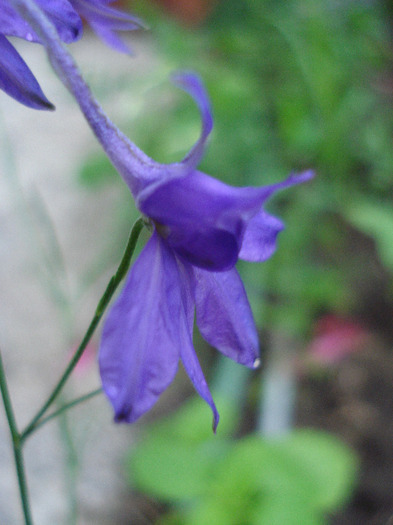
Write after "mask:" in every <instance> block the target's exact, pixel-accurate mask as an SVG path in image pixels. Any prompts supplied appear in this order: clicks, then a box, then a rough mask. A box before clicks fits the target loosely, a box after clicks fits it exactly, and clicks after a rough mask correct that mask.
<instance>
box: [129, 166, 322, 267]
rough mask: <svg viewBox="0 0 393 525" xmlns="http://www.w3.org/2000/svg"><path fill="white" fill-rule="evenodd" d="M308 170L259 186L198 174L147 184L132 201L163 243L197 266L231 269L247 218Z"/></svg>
mask: <svg viewBox="0 0 393 525" xmlns="http://www.w3.org/2000/svg"><path fill="white" fill-rule="evenodd" d="M311 176H312V172H305V173H302V174H300V175H291V176H290V177H288V178H287V179H286V180H284V181H282V182H280V183H278V184H273V185H271V186H264V187H259V188H254V187H244V188H234V187H232V186H228V185H227V184H224V183H223V182H220V181H218V180H217V179H214V178H212V177H209V176H208V175H205V174H204V173H201V172H198V171H194V172H192V173H190V174H189V175H188V176H186V177H182V178H178V179H172V180H170V181H169V182H167V183H163V184H161V185H156V186H155V187H153V188H147V189H146V190H145V191H142V192H141V193H140V194H139V198H138V200H137V205H138V207H139V209H140V210H141V211H142V212H143V213H144V214H145V215H147V216H148V217H151V218H152V219H153V220H154V221H155V222H156V223H157V224H159V225H161V228H160V233H161V234H162V235H163V236H164V237H165V239H166V242H167V243H168V244H169V246H171V247H172V248H173V249H174V250H176V252H177V253H178V254H179V255H181V256H182V257H183V258H185V259H186V260H188V261H189V262H190V263H191V264H193V265H195V266H198V267H199V268H205V269H207V270H211V271H225V270H229V269H230V268H232V267H233V266H234V265H235V263H236V261H237V259H238V255H239V252H240V249H241V246H242V242H243V235H244V234H245V231H246V228H247V225H248V223H249V222H250V220H251V219H252V218H253V217H254V216H255V215H257V213H258V212H259V211H260V210H261V207H262V205H263V203H264V202H265V201H266V200H267V199H268V198H269V197H270V196H271V195H272V194H273V193H274V192H275V191H277V190H280V189H283V188H285V187H288V186H292V185H293V184H299V183H300V182H304V181H305V180H308V179H309V178H311Z"/></svg>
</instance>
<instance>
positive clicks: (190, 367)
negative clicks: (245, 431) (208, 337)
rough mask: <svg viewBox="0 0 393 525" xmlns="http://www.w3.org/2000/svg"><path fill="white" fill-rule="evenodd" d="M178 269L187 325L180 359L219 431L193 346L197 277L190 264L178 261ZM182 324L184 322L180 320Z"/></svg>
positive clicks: (214, 428)
mask: <svg viewBox="0 0 393 525" xmlns="http://www.w3.org/2000/svg"><path fill="white" fill-rule="evenodd" d="M178 268H179V272H180V281H181V283H182V287H181V293H182V299H183V304H184V312H185V319H186V325H183V326H185V330H183V331H184V335H183V338H182V340H181V341H179V343H180V358H181V360H182V363H183V366H184V369H185V371H186V372H187V374H188V376H189V378H190V379H191V381H192V384H193V385H194V388H195V390H196V391H197V392H198V394H199V395H200V396H201V398H202V399H204V400H205V401H206V403H207V404H208V405H209V406H210V408H211V409H212V412H213V431H214V432H215V431H216V429H217V425H218V422H219V414H218V411H217V408H216V405H215V403H214V400H213V397H212V395H211V393H210V390H209V387H208V384H207V382H206V379H205V376H204V374H203V371H202V368H201V365H200V364H199V361H198V357H197V355H196V352H195V349H194V346H193V344H192V331H193V324H194V309H195V308H194V306H195V302H194V295H195V292H194V286H195V277H194V271H193V268H192V266H191V265H190V264H188V263H187V262H182V261H180V260H178ZM180 322H182V320H180Z"/></svg>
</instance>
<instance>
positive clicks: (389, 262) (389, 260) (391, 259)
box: [344, 198, 393, 270]
mask: <svg viewBox="0 0 393 525" xmlns="http://www.w3.org/2000/svg"><path fill="white" fill-rule="evenodd" d="M344 213H345V216H346V218H347V219H348V220H349V221H350V222H351V223H352V224H353V225H354V226H355V227H356V228H358V229H359V230H360V231H362V232H363V233H365V234H367V235H369V236H371V237H373V238H374V240H375V243H376V246H377V249H378V253H379V255H380V258H381V260H382V262H383V264H384V265H385V266H386V267H387V268H389V269H391V270H393V208H392V205H391V204H384V203H383V202H375V201H374V202H373V201H372V200H371V199H369V198H367V200H366V199H357V200H356V201H355V202H354V203H353V204H352V205H350V206H348V208H347V209H346V210H344Z"/></svg>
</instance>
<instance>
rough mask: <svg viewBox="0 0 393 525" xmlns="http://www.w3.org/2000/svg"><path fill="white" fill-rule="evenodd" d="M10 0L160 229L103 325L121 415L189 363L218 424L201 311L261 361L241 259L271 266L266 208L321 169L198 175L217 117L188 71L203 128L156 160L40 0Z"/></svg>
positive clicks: (103, 357)
mask: <svg viewBox="0 0 393 525" xmlns="http://www.w3.org/2000/svg"><path fill="white" fill-rule="evenodd" d="M9 1H10V2H12V4H13V5H14V6H15V8H16V9H17V10H18V12H23V11H24V10H26V11H28V13H29V16H30V20H31V23H32V24H34V27H35V28H36V29H37V30H40V36H41V39H42V41H43V43H44V45H45V47H46V49H47V52H48V55H49V57H50V60H51V62H52V64H53V65H54V67H55V69H56V71H57V72H58V73H59V75H60V78H61V79H62V81H63V82H64V84H65V85H66V86H67V88H68V89H69V90H70V92H71V93H72V94H73V96H74V97H75V99H76V101H77V102H78V104H79V106H80V108H81V110H82V112H83V114H84V116H85V118H86V120H87V121H88V123H89V124H90V126H91V128H92V130H93V132H94V134H95V136H96V137H97V139H98V140H99V142H100V144H101V145H102V147H103V149H104V150H105V152H106V154H107V155H108V157H109V159H110V160H111V162H112V164H113V165H114V166H115V168H116V169H117V170H118V172H119V174H120V175H121V176H122V177H123V179H124V181H125V182H126V183H127V185H128V186H129V188H130V190H131V193H132V194H133V197H134V199H135V202H136V205H137V207H138V208H139V210H140V211H141V212H142V213H143V214H144V215H145V216H146V217H148V218H149V220H150V224H151V228H152V230H153V233H152V236H151V238H150V240H149V241H148V242H147V244H146V246H145V247H144V248H143V250H142V252H141V254H140V256H139V257H138V259H137V260H136V262H135V264H134V265H133V267H132V269H131V271H130V272H129V275H128V277H127V280H126V283H125V285H124V287H123V290H122V291H121V293H120V295H119V297H118V298H117V300H116V301H115V303H114V305H113V307H112V308H111V310H110V312H109V314H108V316H107V318H106V320H105V324H104V328H103V332H102V337H101V344H100V350H99V366H100V374H101V380H102V385H103V388H104V391H105V393H106V395H107V397H108V398H109V400H110V402H111V403H112V406H113V408H114V413H115V420H116V421H118V422H120V421H124V422H133V421H135V420H136V419H138V418H139V417H140V416H142V415H143V414H144V413H145V412H147V411H148V410H149V409H150V408H151V407H152V406H153V405H154V404H155V402H156V401H157V399H158V398H159V396H160V395H161V393H162V392H163V391H164V390H165V389H166V388H167V387H168V385H169V384H170V383H171V382H172V380H173V378H174V376H175V374H176V370H177V367H178V364H179V361H182V363H183V365H184V368H185V370H186V372H187V373H188V375H189V377H190V379H191V381H192V383H193V384H194V386H195V388H196V390H197V392H198V393H199V395H200V396H201V397H202V398H203V399H204V400H205V401H206V402H207V403H208V404H209V405H210V407H211V409H212V411H213V427H214V429H215V428H216V427H217V424H218V418H219V416H218V412H217V409H216V407H215V404H214V401H213V398H212V396H211V393H210V391H209V388H208V385H207V383H206V380H205V378H204V375H203V372H202V369H201V367H200V364H199V362H198V358H197V355H196V353H195V350H194V347H193V344H192V332H193V323H194V312H195V314H196V322H197V325H198V327H199V330H200V332H201V334H202V336H203V337H204V338H205V339H206V341H208V342H209V343H210V344H211V345H212V346H214V347H216V348H217V349H218V350H219V351H221V352H222V353H223V354H224V355H226V356H227V357H229V358H231V359H233V360H235V361H237V362H238V363H241V364H243V365H245V366H248V367H251V368H254V367H255V366H256V365H257V364H258V362H259V353H258V336H257V330H256V327H255V323H254V319H253V316H252V312H251V308H250V305H249V302H248V299H247V295H246V292H245V289H244V286H243V283H242V281H241V279H240V276H239V274H238V273H237V270H236V268H235V264H236V262H237V260H238V259H239V258H240V259H243V260H246V261H250V262H262V261H264V260H266V259H268V258H269V257H270V256H271V255H272V254H273V253H274V251H275V249H276V238H277V235H278V233H279V232H280V231H281V230H282V229H283V224H282V222H281V221H280V220H279V219H277V218H275V217H273V216H271V215H269V214H268V213H267V212H266V211H264V210H263V208H262V206H263V204H264V203H265V201H266V200H267V199H268V198H269V197H270V196H271V195H272V194H273V193H274V192H275V191H277V190H280V189H283V188H286V187H289V186H292V185H294V184H299V183H301V182H305V181H307V180H309V179H311V178H312V177H313V173H312V172H311V171H306V172H303V173H301V174H299V175H291V176H290V177H288V179H286V180H285V181H283V182H280V183H278V184H274V185H270V186H265V187H245V188H235V187H231V186H228V185H227V184H224V183H223V182H220V181H218V180H216V179H214V178H212V177H210V176H208V175H205V174H204V173H202V172H200V171H198V170H197V165H198V164H199V162H200V160H201V158H202V156H203V152H204V147H205V144H206V141H207V138H208V136H209V134H210V132H211V130H212V126H213V119H212V114H211V109H210V103H209V99H208V96H207V94H206V92H205V90H204V88H203V85H202V84H201V82H200V80H199V79H198V77H196V76H195V75H194V74H191V73H183V74H178V75H177V76H176V77H175V79H174V80H175V82H176V83H177V85H178V86H180V87H181V88H183V89H184V90H186V91H187V92H188V93H189V94H190V95H191V96H192V97H193V98H194V100H195V101H196V103H197V104H198V107H199V110H200V113H201V119H202V132H201V135H200V137H199V139H198V141H197V142H196V144H195V145H194V147H193V148H192V149H191V150H190V152H189V153H188V154H187V155H186V156H185V158H184V159H183V160H182V161H181V162H177V163H173V164H160V163H158V162H155V161H154V160H152V159H151V158H149V157H148V156H147V155H146V154H145V153H144V152H143V151H141V150H140V149H139V148H138V147H137V146H136V145H135V144H134V143H133V142H131V141H130V140H129V139H128V137H126V136H125V135H124V134H123V133H122V132H121V131H120V130H119V129H118V128H117V127H116V126H115V125H114V124H113V123H112V122H111V121H110V120H109V119H108V117H107V116H106V115H105V113H104V111H103V110H102V108H101V107H100V105H99V104H98V102H97V101H96V99H95V98H94V97H93V95H92V94H91V91H90V90H89V88H88V86H87V85H86V83H85V81H84V79H83V77H82V76H81V74H80V72H79V70H78V68H77V66H76V64H75V63H74V61H73V59H72V57H71V56H70V54H69V53H68V51H67V50H66V49H65V48H64V46H63V45H62V43H61V42H60V40H59V38H58V35H57V33H56V31H55V29H54V28H53V25H52V24H51V22H50V20H48V18H47V17H45V14H44V13H42V12H41V11H40V10H39V9H37V6H36V5H35V4H34V2H33V1H32V0H9Z"/></svg>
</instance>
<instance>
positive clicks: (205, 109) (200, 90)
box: [172, 72, 213, 171]
mask: <svg viewBox="0 0 393 525" xmlns="http://www.w3.org/2000/svg"><path fill="white" fill-rule="evenodd" d="M172 80H173V82H174V84H175V85H176V86H178V87H180V88H182V89H183V90H184V91H186V92H187V93H189V94H190V95H191V96H192V98H193V99H194V100H195V102H196V103H197V105H198V108H199V111H200V114H201V121H202V130H201V135H200V137H199V139H198V141H197V142H196V143H195V144H194V146H193V147H192V148H191V150H190V151H189V153H188V154H187V155H186V156H185V158H184V159H183V161H182V163H184V164H186V165H187V169H188V170H189V171H192V170H194V169H195V168H196V167H197V165H198V164H199V161H200V160H201V158H202V156H203V152H204V149H205V144H206V140H207V138H208V136H209V134H210V132H211V130H212V129H213V117H212V110H211V105H210V100H209V96H208V94H207V92H206V89H205V87H204V85H203V84H202V81H201V80H200V78H199V77H198V76H197V75H195V74H194V73H189V72H178V73H176V74H174V75H172Z"/></svg>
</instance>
